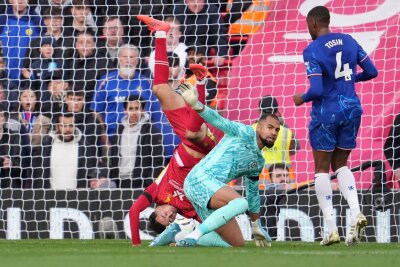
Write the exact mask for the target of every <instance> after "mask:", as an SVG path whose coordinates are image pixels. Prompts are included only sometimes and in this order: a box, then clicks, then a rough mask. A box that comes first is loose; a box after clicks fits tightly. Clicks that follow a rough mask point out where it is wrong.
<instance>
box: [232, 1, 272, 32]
mask: <svg viewBox="0 0 400 267" xmlns="http://www.w3.org/2000/svg"><path fill="white" fill-rule="evenodd" d="M229 2H230V3H229V4H228V5H227V16H226V19H227V22H228V23H229V24H230V26H229V34H231V35H251V34H254V33H256V32H257V31H258V30H259V29H260V28H261V27H262V26H263V25H264V21H265V19H266V18H267V16H268V13H269V6H270V5H269V0H253V1H233V0H230V1H229Z"/></svg>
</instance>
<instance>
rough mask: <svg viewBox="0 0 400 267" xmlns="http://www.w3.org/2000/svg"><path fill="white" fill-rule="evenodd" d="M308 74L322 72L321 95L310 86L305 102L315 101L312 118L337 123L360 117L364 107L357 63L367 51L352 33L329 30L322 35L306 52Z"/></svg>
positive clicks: (312, 74) (309, 75) (305, 60)
mask: <svg viewBox="0 0 400 267" xmlns="http://www.w3.org/2000/svg"><path fill="white" fill-rule="evenodd" d="M303 56H304V62H305V65H306V68H307V76H308V77H309V78H312V76H314V75H321V76H322V90H323V92H322V93H321V95H320V96H318V97H315V96H313V95H312V92H310V90H309V91H308V92H307V93H306V94H304V96H303V99H304V101H305V102H308V101H312V103H313V104H312V110H311V119H312V120H313V121H317V122H324V123H334V122H339V121H344V120H350V119H353V118H357V117H360V116H361V114H362V108H361V103H360V100H359V98H358V96H357V94H356V89H355V81H356V73H357V65H358V64H359V63H361V62H362V61H363V60H365V59H366V58H367V53H366V52H365V51H364V50H363V49H362V48H361V46H360V45H359V44H358V43H357V42H356V41H355V40H354V39H353V38H352V37H351V36H350V35H348V34H342V33H328V34H324V35H321V36H319V37H318V38H317V39H316V40H314V41H313V42H312V43H311V44H310V45H309V46H308V47H307V48H306V49H305V50H304V52H303Z"/></svg>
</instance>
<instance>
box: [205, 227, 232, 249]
mask: <svg viewBox="0 0 400 267" xmlns="http://www.w3.org/2000/svg"><path fill="white" fill-rule="evenodd" d="M197 245H199V246H203V247H224V248H229V247H231V245H229V244H228V243H227V242H225V241H224V240H223V239H222V237H221V236H220V235H219V234H218V233H217V232H214V231H212V232H209V233H207V234H205V235H203V236H202V237H200V238H199V240H197Z"/></svg>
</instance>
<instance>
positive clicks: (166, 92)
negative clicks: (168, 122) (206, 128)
mask: <svg viewBox="0 0 400 267" xmlns="http://www.w3.org/2000/svg"><path fill="white" fill-rule="evenodd" d="M137 19H138V20H140V21H142V22H143V23H145V24H147V25H148V27H149V30H150V31H151V32H152V33H153V32H155V34H154V36H155V65H154V82H153V92H154V94H155V95H156V96H157V98H158V100H159V101H160V104H161V107H162V108H163V109H164V110H171V109H178V108H181V107H184V106H185V105H186V103H185V101H184V100H183V99H182V98H181V97H180V96H179V95H178V94H176V93H175V91H174V90H173V89H172V88H171V87H170V86H169V84H168V79H169V65H168V57H167V41H166V40H167V33H168V31H169V29H170V25H169V23H167V22H163V21H159V20H156V19H153V18H151V17H148V16H143V15H139V16H137Z"/></svg>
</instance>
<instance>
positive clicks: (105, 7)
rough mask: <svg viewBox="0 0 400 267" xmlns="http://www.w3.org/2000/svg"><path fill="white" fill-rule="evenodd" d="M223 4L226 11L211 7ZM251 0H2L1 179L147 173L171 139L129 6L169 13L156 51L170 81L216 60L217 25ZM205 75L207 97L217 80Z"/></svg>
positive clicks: (131, 181)
mask: <svg viewBox="0 0 400 267" xmlns="http://www.w3.org/2000/svg"><path fill="white" fill-rule="evenodd" d="M228 2H229V3H228ZM227 4H229V7H228V10H229V9H230V11H231V12H230V13H229V12H228V14H227V15H226V16H221V11H225V10H226V8H227V7H226V6H227ZM251 4H252V1H222V2H221V1H203V0H179V1H176V0H163V1H161V0H159V1H134V0H129V1H128V0H126V1H123V0H118V1H114V0H107V1H105V0H94V1H91V0H34V1H31V0H8V1H7V0H4V1H2V2H1V3H0V14H1V15H0V79H1V82H0V101H1V106H0V115H1V118H2V127H1V129H2V130H1V132H2V134H1V147H0V149H1V158H0V165H1V188H7V187H13V188H52V189H76V188H107V187H111V188H113V187H117V188H145V187H146V186H147V185H149V184H151V182H152V180H153V179H154V178H155V177H157V176H158V174H159V173H160V171H161V170H162V168H163V167H164V166H166V165H167V163H168V161H169V159H170V158H171V156H172V154H173V150H174V148H175V147H176V145H177V144H178V143H179V142H180V140H179V138H178V137H177V136H176V134H175V133H174V132H173V130H172V128H171V125H170V124H169V122H168V120H167V118H166V116H165V115H164V113H163V112H162V111H161V107H160V103H159V101H158V100H157V98H156V97H155V95H154V94H153V92H152V91H151V85H152V83H153V71H154V50H153V49H152V47H154V41H153V40H152V37H151V35H150V32H149V31H148V29H147V27H143V24H142V23H141V22H140V21H139V20H138V19H137V17H136V16H137V15H139V14H141V15H150V16H152V17H155V18H157V19H161V20H165V21H167V22H169V23H170V24H171V25H173V27H171V30H170V31H169V32H168V35H167V51H168V56H169V58H170V60H169V61H170V62H169V64H170V67H171V70H172V72H173V74H172V79H173V81H174V82H175V83H176V84H175V85H173V87H176V85H177V84H178V83H179V81H180V80H181V79H182V78H183V77H184V75H186V77H187V78H188V79H189V80H190V78H189V77H190V76H191V75H192V73H191V71H190V69H189V68H188V65H189V64H190V63H202V64H206V63H207V62H208V63H209V64H213V65H214V66H223V65H224V64H226V62H227V61H228V58H229V55H230V54H231V53H232V52H230V50H229V43H228V25H229V24H230V23H231V22H233V21H234V20H237V19H238V18H240V15H239V16H237V14H241V11H244V10H245V9H247V8H248V7H249V6H250V5H251ZM211 25H212V27H211ZM185 67H186V71H185ZM208 77H209V79H208V80H209V81H208V83H207V94H206V95H207V99H206V101H207V103H208V104H210V105H212V104H213V103H214V104H215V97H216V95H217V80H216V78H215V76H214V75H213V74H212V73H209V74H208ZM213 100H214V101H213ZM128 144H129V145H128ZM67 166H68V167H67Z"/></svg>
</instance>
